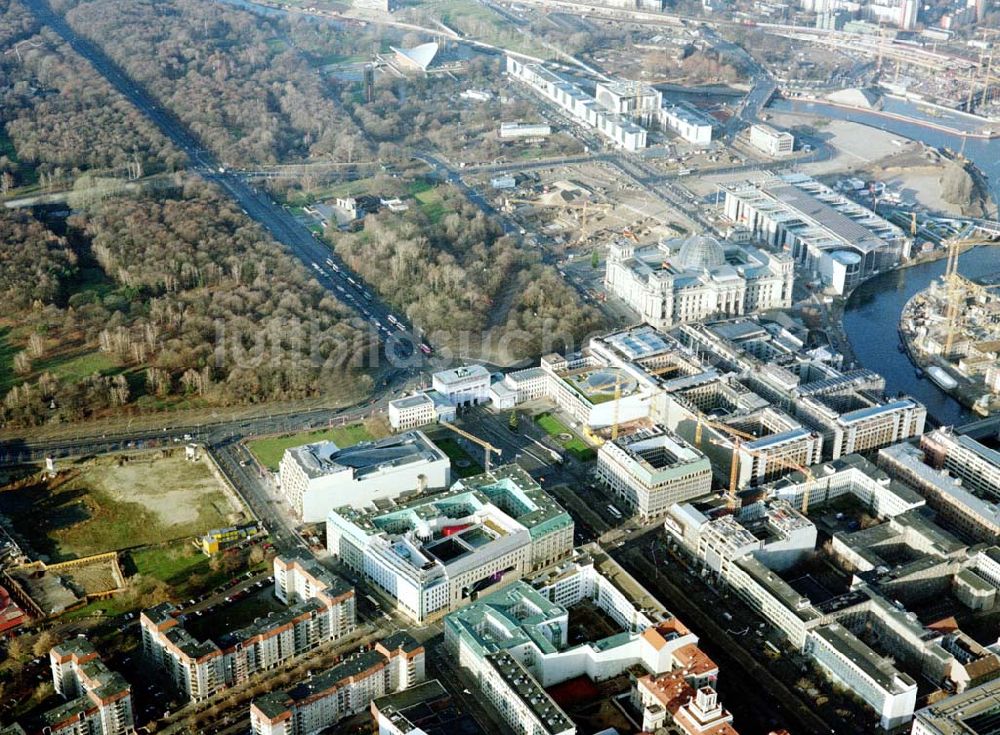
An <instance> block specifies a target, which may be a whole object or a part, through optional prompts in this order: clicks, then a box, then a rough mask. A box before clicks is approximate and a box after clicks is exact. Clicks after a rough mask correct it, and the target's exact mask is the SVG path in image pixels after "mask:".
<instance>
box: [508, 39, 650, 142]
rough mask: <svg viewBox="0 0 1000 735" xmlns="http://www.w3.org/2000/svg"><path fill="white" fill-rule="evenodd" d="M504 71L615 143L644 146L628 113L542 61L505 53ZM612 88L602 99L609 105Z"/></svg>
mask: <svg viewBox="0 0 1000 735" xmlns="http://www.w3.org/2000/svg"><path fill="white" fill-rule="evenodd" d="M507 73H508V74H509V75H510V76H511V77H512V78H514V79H517V80H518V81H521V82H523V83H524V84H527V85H528V86H529V87H531V88H532V89H533V90H534V91H535V92H537V93H538V94H540V95H541V96H543V97H545V98H546V99H548V100H549V101H550V102H553V103H554V104H556V105H558V106H559V107H561V108H562V109H563V110H565V111H566V112H568V113H569V114H570V115H572V116H573V117H574V118H576V120H578V121H579V122H581V123H583V124H584V125H587V126H589V127H592V128H594V129H596V130H597V132H599V133H601V135H603V136H605V137H606V138H608V139H610V140H611V141H612V142H613V143H614V144H615V145H617V146H619V147H621V148H624V149H625V150H627V151H632V152H635V151H640V150H642V149H643V148H645V147H646V131H645V129H643V128H642V127H641V126H639V125H637V124H636V123H634V122H633V121H632V120H630V119H629V118H628V116H626V115H623V114H618V113H616V112H612V111H611V110H609V109H608V108H607V107H605V106H604V105H603V104H601V103H600V102H599V101H598V100H596V99H594V98H593V97H591V96H590V95H589V94H587V93H586V92H584V91H583V90H582V89H581V88H580V87H579V86H578V85H577V84H575V83H573V82H571V81H569V80H568V79H566V78H565V77H562V76H560V75H559V74H557V73H556V72H554V71H552V70H550V69H547V68H545V67H544V66H542V65H541V64H535V63H525V62H523V61H520V60H518V59H515V58H513V57H511V56H508V57H507ZM612 91H613V89H611V88H607V89H606V94H605V101H607V102H609V103H610V104H614V102H615V100H614V95H611V94H610V93H611V92H612ZM640 99H642V95H640Z"/></svg>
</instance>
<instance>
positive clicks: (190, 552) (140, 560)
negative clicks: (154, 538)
mask: <svg viewBox="0 0 1000 735" xmlns="http://www.w3.org/2000/svg"><path fill="white" fill-rule="evenodd" d="M129 559H131V561H132V565H133V566H134V567H135V572H136V574H141V575H143V576H147V577H153V578H155V579H159V580H161V581H163V582H166V583H167V584H169V585H172V586H177V585H180V584H182V583H183V582H184V580H185V579H188V578H189V577H190V576H191V575H192V574H205V573H206V572H208V571H209V568H208V557H207V556H205V555H204V554H202V553H201V552H200V551H198V550H197V549H196V548H195V547H194V545H193V544H191V543H190V542H188V541H187V540H185V541H179V542H174V543H170V544H164V545H161V546H147V547H146V548H143V549H136V550H135V551H132V552H131V553H129Z"/></svg>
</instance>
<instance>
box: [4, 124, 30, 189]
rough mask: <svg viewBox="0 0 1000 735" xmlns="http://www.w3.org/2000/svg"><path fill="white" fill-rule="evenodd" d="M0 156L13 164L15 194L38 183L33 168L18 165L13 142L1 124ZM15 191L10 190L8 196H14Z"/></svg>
mask: <svg viewBox="0 0 1000 735" xmlns="http://www.w3.org/2000/svg"><path fill="white" fill-rule="evenodd" d="M0 156H7V158H8V159H9V160H11V161H13V162H14V164H15V169H14V172H13V173H14V185H15V186H16V187H17V189H16V192H17V194H21V193H23V192H22V190H23V189H25V188H26V187H28V186H34V185H35V184H37V183H38V174H37V173H36V172H35V168H34V167H33V166H25V165H22V164H21V163H20V161H18V159H17V149H16V148H15V147H14V141H12V140H11V139H10V137H9V136H8V135H7V130H6V129H5V128H4V126H3V123H0ZM14 193H15V190H11V192H10V193H9V194H8V196H10V195H11V194H14Z"/></svg>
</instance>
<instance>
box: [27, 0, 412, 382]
mask: <svg viewBox="0 0 1000 735" xmlns="http://www.w3.org/2000/svg"><path fill="white" fill-rule="evenodd" d="M28 6H29V7H30V8H31V10H32V12H33V13H34V14H35V16H36V17H37V18H38V19H39V21H41V22H42V23H43V24H44V25H46V26H48V27H49V28H51V29H52V30H53V31H55V32H56V33H57V34H58V35H59V36H60V37H62V39H63V40H64V41H65V42H66V43H67V44H69V46H70V47H72V48H73V50H74V51H76V52H77V53H78V54H80V56H82V57H83V58H84V59H86V60H87V61H89V62H90V64H91V65H92V66H93V67H94V69H95V70H96V71H97V72H98V73H99V74H100V75H101V76H103V77H104V78H105V79H106V80H107V81H108V83H109V84H111V86H112V87H114V88H115V89H116V90H117V91H118V92H119V93H120V94H122V95H123V96H124V97H125V98H126V99H127V100H128V101H129V102H130V103H132V105H133V106H134V107H135V108H136V109H137V110H139V112H141V113H142V114H143V115H144V116H145V117H146V118H148V119H149V120H150V121H151V122H152V123H153V124H154V125H156V126H157V127H158V128H159V129H160V132H162V133H163V135H164V136H165V137H166V138H167V139H168V140H170V142H172V143H173V144H174V145H175V146H177V147H178V148H179V149H180V150H182V151H183V152H184V153H185V154H186V155H187V157H188V160H189V161H190V163H191V167H192V168H193V169H194V170H195V171H197V172H198V173H199V174H201V176H203V177H204V178H205V179H207V180H209V181H211V182H213V183H215V184H217V185H218V186H219V188H220V189H222V190H223V191H224V192H225V193H226V194H228V195H229V196H230V197H231V198H232V199H233V200H235V201H236V202H237V203H238V204H239V205H240V207H241V208H242V209H243V211H244V212H246V213H247V215H248V216H249V217H251V218H252V219H254V220H256V221H257V222H258V223H259V224H260V225H262V226H263V227H264V228H265V229H266V230H267V231H268V232H270V233H271V235H272V236H273V237H274V239H275V240H277V241H278V242H280V243H281V244H283V245H284V246H285V247H286V248H288V250H289V251H290V252H291V253H292V254H293V255H295V256H296V257H297V258H298V259H299V260H301V261H302V262H303V263H304V264H305V265H306V267H308V268H309V269H310V271H311V272H312V274H313V276H314V277H315V278H316V280H317V281H318V282H319V283H320V284H322V285H323V286H324V287H326V288H327V289H329V290H330V291H331V292H332V293H333V295H334V296H336V297H337V298H338V299H339V300H340V301H342V302H343V303H345V304H347V305H348V306H350V307H352V308H353V309H354V310H355V312H356V313H357V315H358V316H359V317H361V318H362V319H364V320H365V321H366V322H367V323H369V324H371V325H372V327H373V328H374V329H375V330H376V331H377V332H378V334H379V336H380V339H382V340H386V338H389V337H390V336H391V337H392V338H391V339H388V341H387V342H386V348H387V350H390V351H391V352H392V354H393V356H394V357H396V358H398V360H397V362H414V363H419V362H420V358H419V352H417V351H416V350H415V349H414V348H415V344H419V338H418V337H417V336H416V335H415V334H414V331H413V328H412V326H410V325H407V324H406V323H405V320H404V319H403V317H402V315H395V318H396V319H397V321H398V322H399V323H400V324H401V327H398V328H397V327H395V326H394V325H393V324H392V323H391V322H390V321H389V318H388V317H389V315H390V313H392V312H391V309H390V308H389V306H388V305H387V304H386V303H385V302H383V301H382V300H381V299H380V298H379V297H378V295H377V294H376V293H375V292H374V291H373V290H372V289H371V287H370V286H368V285H367V284H365V283H364V281H363V280H362V279H361V278H360V277H359V276H358V275H357V274H354V273H353V272H351V271H350V269H348V268H347V266H346V265H345V264H344V263H343V261H341V260H340V259H339V258H338V257H337V255H336V254H334V253H333V252H332V251H331V249H330V248H329V247H327V246H326V245H325V244H323V243H322V242H321V241H320V240H319V239H318V238H317V237H316V236H315V235H314V234H313V233H312V232H311V231H310V230H309V228H307V227H306V226H305V225H303V224H302V223H301V222H299V221H298V220H296V219H295V217H294V216H292V214H291V213H290V212H288V211H287V210H286V209H284V208H283V207H281V206H280V205H278V204H277V203H276V202H274V201H272V200H271V198H270V197H269V196H268V195H267V194H266V193H265V192H264V191H261V190H258V189H256V188H254V187H253V186H251V185H250V184H249V183H248V182H247V181H246V180H245V179H244V178H243V177H242V176H240V175H239V174H236V173H233V172H230V171H228V170H227V169H226V167H225V166H224V165H223V164H222V163H221V162H220V161H219V160H218V159H217V158H216V157H215V155H214V154H213V153H211V152H210V151H209V150H207V149H206V148H204V147H203V146H202V145H201V143H200V142H199V141H198V139H197V138H196V137H195V136H194V134H192V133H191V131H190V130H188V128H187V126H186V125H185V124H184V123H182V122H181V121H180V120H179V119H178V118H177V117H176V116H175V115H173V114H172V113H171V112H170V111H169V110H166V109H164V108H163V107H161V106H160V105H159V102H158V100H156V98H154V97H153V95H151V94H150V93H149V92H147V91H146V90H145V89H143V88H142V86H141V85H140V84H139V83H138V82H136V81H135V80H133V79H131V78H130V77H129V76H128V75H127V74H126V73H125V71H124V70H123V69H122V68H121V67H120V66H118V64H116V63H115V62H114V61H112V60H111V58H110V57H108V55H107V54H105V53H104V51H103V50H102V49H101V48H100V47H99V46H98V45H97V44H95V43H93V42H91V41H90V40H88V39H86V38H84V37H82V36H80V35H79V34H78V33H76V31H74V30H73V29H72V28H71V27H70V25H69V24H68V23H67V22H66V21H65V20H64V19H63V18H62V17H61V16H59V15H58V14H57V13H55V12H54V11H53V10H52V8H51V6H50V5H49V4H48V2H47V0H28ZM328 260H329V261H330V262H332V263H334V264H336V266H337V269H336V270H335V269H333V268H332V267H331V266H330V265H329V264H328V263H327V261H328ZM349 277H350V278H351V279H353V280H354V281H355V283H357V284H358V285H357V286H353V285H351V283H350V281H349V280H348V278H349ZM365 293H367V294H368V296H365Z"/></svg>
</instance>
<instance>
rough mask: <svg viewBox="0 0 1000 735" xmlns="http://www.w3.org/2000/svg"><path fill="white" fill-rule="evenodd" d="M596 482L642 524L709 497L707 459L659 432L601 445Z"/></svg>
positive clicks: (695, 450) (659, 430) (678, 439)
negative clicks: (605, 488) (673, 507)
mask: <svg viewBox="0 0 1000 735" xmlns="http://www.w3.org/2000/svg"><path fill="white" fill-rule="evenodd" d="M597 477H598V479H600V481H601V482H603V483H604V484H605V485H606V486H607V488H608V490H609V492H610V494H611V495H613V496H614V497H615V498H616V499H617V500H619V501H620V502H621V503H623V504H624V505H625V506H626V507H627V508H628V509H629V510H630V511H631V512H632V513H635V514H636V515H638V516H639V517H640V518H641V519H642V522H644V523H645V522H648V521H649V520H651V519H653V518H658V517H661V516H663V515H665V514H666V512H667V510H668V509H669V508H670V506H671V505H673V504H674V503H682V502H685V501H687V500H691V499H692V498H698V497H701V496H703V495H707V494H708V493H710V492H711V491H712V466H711V464H710V463H709V461H708V458H707V457H705V455H704V454H702V453H701V452H699V451H698V450H697V449H695V448H694V447H692V446H691V445H690V444H688V443H687V442H685V441H684V440H683V439H681V438H680V437H679V436H676V435H674V434H672V433H671V432H669V431H667V430H665V429H663V428H662V427H654V428H652V429H646V430H641V431H639V432H638V433H635V434H630V435H628V436H623V437H619V438H618V439H616V440H615V441H609V442H605V443H604V444H603V445H601V448H600V449H599V450H598V452H597Z"/></svg>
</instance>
